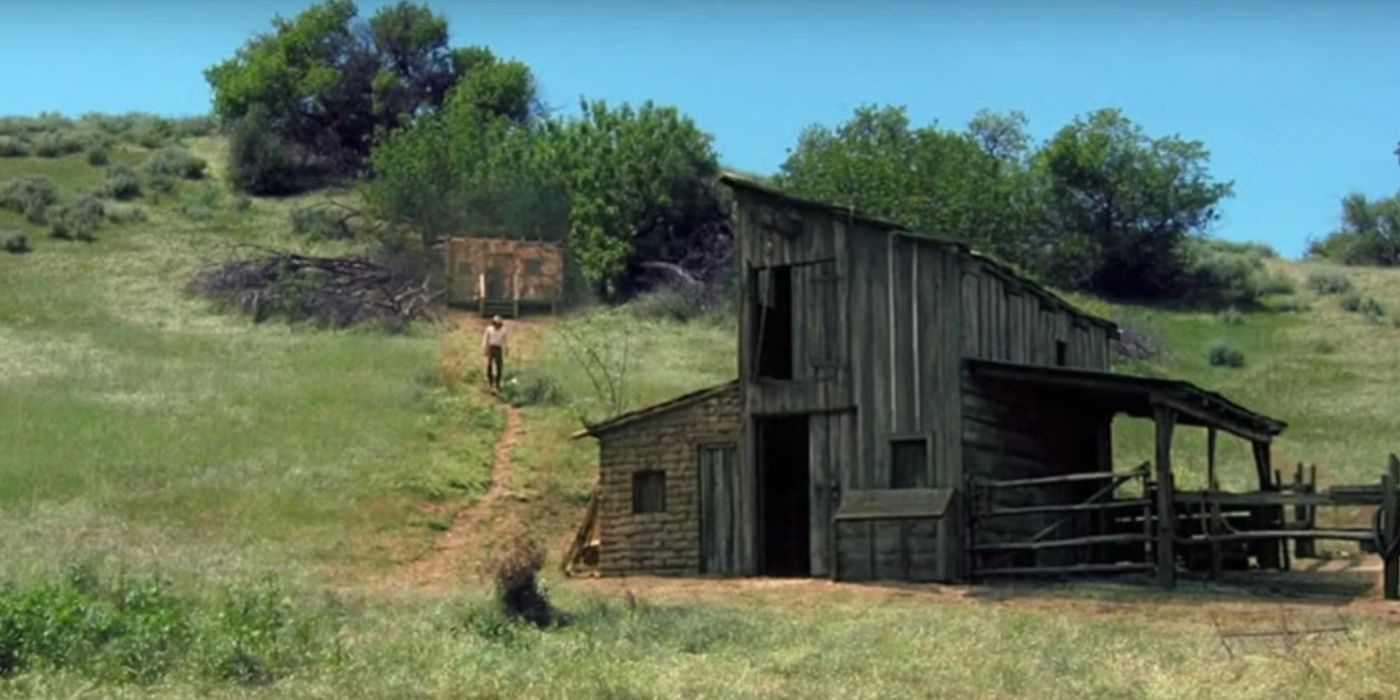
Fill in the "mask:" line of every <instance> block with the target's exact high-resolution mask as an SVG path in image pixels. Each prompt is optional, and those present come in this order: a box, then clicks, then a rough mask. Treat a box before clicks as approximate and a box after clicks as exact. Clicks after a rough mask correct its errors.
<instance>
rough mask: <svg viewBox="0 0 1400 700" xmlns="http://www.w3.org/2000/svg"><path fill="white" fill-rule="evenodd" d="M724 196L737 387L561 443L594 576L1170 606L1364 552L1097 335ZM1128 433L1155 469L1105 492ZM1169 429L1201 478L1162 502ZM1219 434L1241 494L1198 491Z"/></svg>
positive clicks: (899, 243)
mask: <svg viewBox="0 0 1400 700" xmlns="http://www.w3.org/2000/svg"><path fill="white" fill-rule="evenodd" d="M725 183H726V184H727V185H728V186H729V187H731V188H732V190H733V192H734V197H735V211H734V216H735V226H736V235H737V241H738V243H737V244H738V246H739V247H740V262H741V265H742V270H743V272H744V275H745V279H744V281H743V290H742V309H743V310H742V313H741V320H740V328H739V348H738V368H737V374H738V380H737V381H736V382H733V383H730V384H725V385H722V386H719V387H714V388H711V389H708V390H704V391H699V392H696V393H693V394H690V395H687V396H683V397H679V398H677V399H675V400H672V401H668V402H666V403H663V404H659V405H656V406H651V407H647V408H644V409H642V410H639V411H635V412H632V413H629V414H626V415H623V416H620V417H617V418H615V419H613V420H610V421H607V422H605V423H602V424H598V425H592V426H589V427H587V428H586V429H585V430H584V431H582V432H581V433H580V434H579V435H580V436H591V437H593V438H596V439H597V440H598V442H599V445H600V451H601V458H600V489H599V497H598V500H597V510H596V518H595V519H594V521H595V522H594V523H592V525H591V527H592V528H593V529H594V531H595V532H596V535H595V537H596V540H597V543H598V552H597V555H598V567H599V570H600V572H601V573H602V574H603V575H614V574H683V575H685V574H708V575H722V576H723V575H787V576H821V577H832V578H836V579H841V580H878V579H886V580H889V579H893V580H910V581H962V580H969V579H983V578H990V577H1000V576H1018V575H1045V574H1062V573H1075V572H1079V573H1107V572H1117V571H1125V572H1126V571H1143V572H1149V573H1155V575H1156V576H1157V577H1158V578H1159V580H1161V581H1162V582H1163V583H1164V584H1167V585H1170V584H1171V583H1172V581H1173V580H1174V577H1175V576H1176V573H1177V571H1178V569H1181V568H1193V567H1199V568H1208V569H1209V570H1210V571H1211V572H1213V573H1214V572H1218V571H1219V570H1220V569H1221V568H1222V567H1231V566H1243V565H1247V564H1249V563H1250V562H1253V563H1254V564H1255V565H1259V566H1265V567H1274V568H1284V567H1286V566H1287V561H1288V553H1287V547H1286V546H1285V545H1286V541H1287V540H1288V539H1289V538H1290V537H1293V536H1294V535H1296V534H1297V533H1298V532H1300V531H1307V532H1310V533H1314V534H1318V535H1321V536H1323V537H1326V536H1332V535H1336V536H1337V537H1338V538H1339V539H1356V540H1364V539H1366V538H1371V539H1374V536H1373V533H1372V532H1371V531H1370V530H1369V529H1368V530H1364V531H1363V530H1348V531H1327V532H1321V531H1316V530H1314V529H1313V526H1314V524H1315V520H1314V519H1313V515H1314V513H1315V506H1316V505H1334V503H1332V502H1330V501H1328V502H1323V500H1325V499H1323V500H1319V499H1322V497H1323V494H1318V493H1316V490H1315V488H1314V489H1312V491H1309V489H1310V487H1311V483H1312V482H1311V481H1304V480H1303V479H1302V478H1301V474H1298V475H1295V479H1294V482H1293V483H1292V484H1291V485H1290V484H1284V483H1282V479H1281V478H1280V476H1279V475H1278V474H1277V473H1276V472H1275V470H1274V468H1273V465H1272V464H1271V462H1270V443H1271V441H1272V440H1273V438H1274V437H1275V436H1276V435H1278V434H1279V432H1280V431H1282V430H1283V429H1284V427H1285V426H1284V423H1283V422H1281V421H1279V420H1276V419H1274V418H1270V417H1268V416H1265V415H1262V414H1260V413H1258V412H1255V411H1251V410H1249V409H1247V408H1245V407H1243V406H1240V405H1238V404H1236V403H1233V402H1231V401H1230V400H1228V399H1226V398H1224V397H1222V396H1219V395H1217V394H1214V393H1211V392H1209V391H1205V390H1203V389H1200V388H1197V387H1195V386H1192V385H1190V384H1188V383H1186V382H1180V381H1172V380H1162V379H1145V378H1139V377H1131V376H1125V375H1119V374H1113V373H1112V372H1110V369H1109V363H1110V343H1111V342H1112V340H1113V339H1114V338H1115V336H1116V334H1117V332H1118V331H1117V328H1116V327H1115V326H1114V324H1113V323H1111V322H1109V321H1106V320H1104V319H1101V318H1098V317H1095V316H1093V315H1091V314H1088V313H1084V312H1082V311H1080V310H1077V309H1076V308H1074V307H1073V306H1071V305H1070V304H1068V303H1066V302H1065V301H1064V300H1062V299H1061V298H1059V297H1058V296H1056V295H1055V294H1053V293H1051V292H1050V291H1048V290H1046V289H1044V288H1042V287H1040V286H1038V285H1037V284H1035V283H1034V282H1032V281H1030V280H1028V279H1026V278H1024V277H1022V276H1020V275H1018V274H1016V273H1015V272H1013V271H1012V270H1011V269H1009V268H1008V267H1006V266H1004V265H1002V264H1000V263H998V262H996V261H995V260H992V259H990V258H988V257H985V256H983V255H980V254H978V253H977V252H975V251H973V250H970V249H969V248H968V247H967V246H966V245H963V244H961V243H958V242H956V241H951V240H945V239H941V238H937V237H933V236H928V235H923V234H918V233H914V232H910V231H907V230H905V229H904V228H903V227H901V226H900V225H898V224H896V223H892V222H889V221H883V220H880V219H876V218H871V217H866V216H860V215H858V214H855V213H853V212H851V211H849V210H847V209H844V208H841V207H836V206H831V205H828V204H823V203H820V202H813V201H807V200H802V199H799V198H795V197H791V196H788V195H785V194H783V193H781V192H779V191H775V190H773V189H770V188H768V187H766V186H763V185H760V184H757V183H753V182H750V181H747V180H744V179H741V178H737V177H731V176H726V177H725ZM1124 417H1127V418H1138V419H1145V420H1148V421H1152V422H1153V424H1154V425H1155V431H1156V435H1157V442H1156V450H1155V452H1154V453H1153V454H1149V455H1143V456H1142V457H1144V458H1145V459H1144V463H1143V465H1142V466H1141V467H1138V468H1134V469H1128V470H1121V471H1115V468H1114V464H1115V459H1114V454H1113V451H1114V445H1113V441H1112V434H1113V433H1112V425H1113V421H1114V420H1115V419H1116V418H1124ZM1188 426H1189V427H1197V428H1201V429H1204V430H1205V431H1207V432H1208V435H1209V440H1208V444H1209V445H1210V448H1209V451H1210V455H1209V456H1208V463H1209V465H1210V477H1209V481H1210V483H1209V485H1208V487H1207V488H1206V489H1205V490H1203V491H1200V492H1196V493H1191V494H1179V493H1177V492H1176V490H1175V487H1174V484H1175V482H1174V480H1173V476H1172V467H1171V465H1172V451H1171V446H1172V438H1173V435H1174V431H1176V430H1177V429H1178V428H1179V427H1183V428H1184V427H1188ZM1220 434H1225V435H1229V436H1234V437H1237V438H1240V439H1243V440H1245V441H1247V442H1248V443H1249V444H1251V445H1252V446H1253V450H1252V454H1253V455H1254V464H1252V465H1249V467H1248V470H1249V473H1250V474H1251V478H1252V479H1253V480H1255V481H1257V483H1258V487H1259V490H1258V491H1257V492H1252V493H1250V494H1228V493H1224V492H1221V491H1220V490H1219V487H1218V481H1217V477H1216V465H1215V454H1214V453H1215V445H1216V442H1217V436H1218V435H1220ZM1133 461H1134V462H1135V461H1136V459H1133ZM1393 492H1394V489H1393V488H1390V489H1384V488H1382V489H1376V488H1375V487H1372V490H1371V492H1368V494H1367V495H1365V496H1364V497H1361V496H1358V498H1360V499H1361V500H1364V501H1365V502H1366V503H1370V504H1379V503H1380V500H1381V497H1382V495H1383V494H1393ZM1309 493H1311V494H1312V496H1311V497H1312V498H1313V500H1312V501H1307V499H1305V498H1303V496H1307V495H1308V494H1309ZM1290 494H1293V495H1297V496H1298V498H1297V499H1294V500H1292V501H1290V500H1288V499H1289V498H1290ZM1232 498H1234V499H1235V500H1231V499H1232ZM1251 499H1252V500H1251ZM1299 499H1302V500H1299ZM1342 500H1346V499H1345V498H1342ZM1305 502H1306V503H1305ZM1307 503H1311V504H1313V507H1309V506H1307V505H1306V504H1307ZM1284 504H1292V505H1295V506H1297V507H1296V508H1294V509H1293V510H1292V511H1289V510H1288V509H1286V508H1285V507H1284ZM1198 506H1199V507H1198ZM1391 512H1393V510H1392V511H1391ZM1387 517H1389V516H1387ZM1393 519H1394V518H1389V519H1388V520H1386V523H1387V525H1386V527H1388V528H1391V529H1392V530H1393V529H1394V527H1395V526H1394V524H1393V523H1390V520H1393ZM1232 533H1233V534H1232ZM1241 533H1242V534H1241ZM1309 541H1310V540H1309ZM1301 552H1302V550H1301V549H1300V553H1301ZM1392 568H1393V567H1392Z"/></svg>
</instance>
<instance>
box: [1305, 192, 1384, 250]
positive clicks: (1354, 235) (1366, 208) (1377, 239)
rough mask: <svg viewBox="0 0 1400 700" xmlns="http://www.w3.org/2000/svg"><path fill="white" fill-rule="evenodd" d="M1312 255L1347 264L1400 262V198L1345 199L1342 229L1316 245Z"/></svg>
mask: <svg viewBox="0 0 1400 700" xmlns="http://www.w3.org/2000/svg"><path fill="white" fill-rule="evenodd" d="M1309 252H1310V254H1312V255H1314V256H1317V257H1325V258H1331V259H1334V260H1337V261H1338V262H1342V263H1345V264H1347V265H1380V266H1384V267H1394V266H1397V265H1400V197H1382V198H1379V199H1367V197H1366V195H1364V194H1360V193H1356V192H1353V193H1352V194H1349V195H1347V196H1346V197H1344V198H1342V225H1341V228H1339V229H1338V230H1336V231H1334V232H1332V233H1331V234H1328V236H1327V237H1326V238H1325V239H1323V240H1322V241H1320V242H1317V243H1314V244H1312V246H1311V247H1310V251H1309Z"/></svg>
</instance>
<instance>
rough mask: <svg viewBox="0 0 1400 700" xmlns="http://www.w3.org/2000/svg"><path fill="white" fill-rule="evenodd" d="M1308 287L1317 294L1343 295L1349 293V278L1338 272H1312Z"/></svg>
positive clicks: (1309, 276)
mask: <svg viewBox="0 0 1400 700" xmlns="http://www.w3.org/2000/svg"><path fill="white" fill-rule="evenodd" d="M1308 287H1309V288H1311V289H1312V290H1313V291H1314V292H1317V293H1318V294H1345V293H1347V292H1350V291H1351V278H1350V277H1347V276H1346V275H1344V274H1342V273H1340V272H1314V273H1312V274H1310V275H1308Z"/></svg>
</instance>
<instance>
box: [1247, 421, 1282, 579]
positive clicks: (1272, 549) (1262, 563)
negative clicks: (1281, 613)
mask: <svg viewBox="0 0 1400 700" xmlns="http://www.w3.org/2000/svg"><path fill="white" fill-rule="evenodd" d="M1252 445H1253V447H1254V470H1255V472H1256V473H1257V474H1258V475H1259V490H1260V491H1277V490H1278V485H1277V484H1275V483H1274V478H1273V477H1274V469H1273V465H1272V464H1271V463H1270V461H1271V459H1272V457H1271V456H1270V454H1269V443H1267V442H1265V441H1262V440H1255V441H1254V442H1253V443H1252ZM1282 512H1283V507H1282V506H1259V507H1258V510H1257V511H1256V513H1257V514H1258V520H1257V521H1256V522H1255V527H1257V528H1259V529H1261V530H1271V529H1274V528H1275V527H1277V526H1278V525H1279V523H1278V522H1277V521H1278V520H1280V518H1279V517H1278V516H1279V515H1280V514H1281V513H1282ZM1280 546H1281V545H1280V540H1276V539H1275V540H1259V544H1258V547H1259V550H1258V557H1259V568H1261V569H1280V568H1282V557H1281V556H1280V554H1281V550H1280Z"/></svg>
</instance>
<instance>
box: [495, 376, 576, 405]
mask: <svg viewBox="0 0 1400 700" xmlns="http://www.w3.org/2000/svg"><path fill="white" fill-rule="evenodd" d="M501 396H502V397H504V398H505V400H506V401H508V402H510V404H511V405H512V406H516V407H521V406H558V405H561V404H563V403H565V401H566V399H567V396H566V394H565V393H564V387H563V386H562V385H561V384H560V383H559V382H558V381H556V380H555V379H554V378H553V377H551V376H549V375H545V374H536V373H533V372H530V373H527V374H525V375H524V376H515V377H511V378H510V379H507V380H506V381H504V382H502V384H501Z"/></svg>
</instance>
